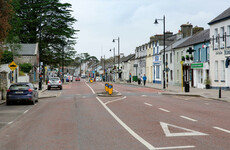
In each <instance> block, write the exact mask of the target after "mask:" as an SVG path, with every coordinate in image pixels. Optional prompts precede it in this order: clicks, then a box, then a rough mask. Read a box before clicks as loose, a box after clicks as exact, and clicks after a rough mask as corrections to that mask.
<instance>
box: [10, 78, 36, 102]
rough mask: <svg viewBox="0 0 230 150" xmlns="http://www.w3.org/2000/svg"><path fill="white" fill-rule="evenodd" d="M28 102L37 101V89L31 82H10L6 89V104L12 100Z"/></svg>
mask: <svg viewBox="0 0 230 150" xmlns="http://www.w3.org/2000/svg"><path fill="white" fill-rule="evenodd" d="M22 101H24V102H29V103H31V104H35V102H38V91H37V88H36V87H34V85H33V84H32V83H29V82H20V83H15V84H12V85H11V86H10V87H9V89H8V90H7V95H6V105H9V104H11V103H13V102H22Z"/></svg>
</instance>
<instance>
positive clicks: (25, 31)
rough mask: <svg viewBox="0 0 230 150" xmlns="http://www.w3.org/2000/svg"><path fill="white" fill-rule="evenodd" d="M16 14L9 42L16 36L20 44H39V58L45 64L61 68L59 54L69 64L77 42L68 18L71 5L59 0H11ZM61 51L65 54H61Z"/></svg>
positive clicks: (71, 18) (70, 17)
mask: <svg viewBox="0 0 230 150" xmlns="http://www.w3.org/2000/svg"><path fill="white" fill-rule="evenodd" d="M13 8H14V11H15V14H14V16H13V18H12V21H11V25H12V28H13V29H12V30H11V32H10V36H9V38H8V41H13V37H16V36H18V39H19V41H20V42H22V43H36V42H39V43H40V44H39V48H40V58H41V61H42V62H43V63H44V64H49V65H60V63H61V60H62V55H64V56H66V57H64V59H65V61H68V60H69V58H70V57H67V56H71V55H73V53H74V52H73V50H72V49H73V48H71V49H69V48H68V49H67V48H66V47H73V45H74V44H75V43H76V42H75V38H74V37H73V36H74V34H75V33H76V32H77V31H78V30H75V29H74V28H73V24H74V23H75V22H76V19H75V18H73V17H72V16H71V10H70V8H71V4H69V3H61V2H60V1H59V0H13ZM63 49H64V54H63Z"/></svg>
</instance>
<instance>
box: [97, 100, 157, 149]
mask: <svg viewBox="0 0 230 150" xmlns="http://www.w3.org/2000/svg"><path fill="white" fill-rule="evenodd" d="M96 98H97V100H98V101H99V102H100V103H101V105H102V106H103V107H104V108H105V109H106V110H107V111H108V112H109V113H110V114H111V116H113V118H114V119H115V120H116V121H117V122H118V123H119V124H120V125H121V126H122V127H123V128H124V129H126V130H127V131H128V132H129V133H130V134H131V135H132V136H133V137H134V138H136V139H137V140H138V141H139V142H141V143H142V144H143V145H144V146H145V147H147V148H148V149H150V150H154V149H155V147H153V146H152V145H151V144H150V143H148V142H147V141H145V140H144V139H143V138H142V137H140V136H139V135H138V134H137V133H135V132H134V131H133V130H132V129H131V128H130V127H129V126H127V125H126V124H125V123H124V122H123V121H122V120H121V119H120V118H118V117H117V116H116V115H115V114H114V113H113V112H112V111H111V110H110V109H109V108H108V107H107V106H106V105H105V104H104V103H103V102H102V101H101V100H100V99H99V97H96Z"/></svg>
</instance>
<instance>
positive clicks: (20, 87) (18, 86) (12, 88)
mask: <svg viewBox="0 0 230 150" xmlns="http://www.w3.org/2000/svg"><path fill="white" fill-rule="evenodd" d="M29 88H30V86H29V85H27V84H24V85H21V84H20V85H11V86H10V90H28V89H29Z"/></svg>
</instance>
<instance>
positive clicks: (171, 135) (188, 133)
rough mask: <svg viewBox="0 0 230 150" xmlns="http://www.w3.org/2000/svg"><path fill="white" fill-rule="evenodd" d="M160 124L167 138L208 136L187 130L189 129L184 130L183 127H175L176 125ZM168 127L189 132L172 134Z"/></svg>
mask: <svg viewBox="0 0 230 150" xmlns="http://www.w3.org/2000/svg"><path fill="white" fill-rule="evenodd" d="M160 124H161V127H162V129H163V131H164V133H165V136H166V137H175V136H200V135H208V134H205V133H201V132H198V131H194V130H191V129H187V128H182V127H179V126H175V125H172V124H168V123H164V122H160ZM168 126H170V127H174V128H177V129H182V130H185V131H187V132H181V133H171V132H170V131H169V128H168Z"/></svg>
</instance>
